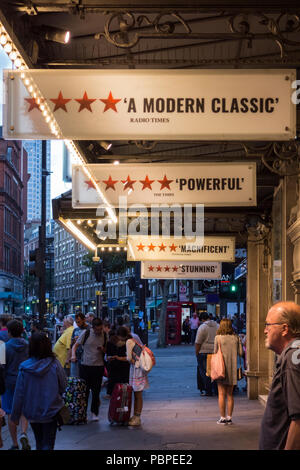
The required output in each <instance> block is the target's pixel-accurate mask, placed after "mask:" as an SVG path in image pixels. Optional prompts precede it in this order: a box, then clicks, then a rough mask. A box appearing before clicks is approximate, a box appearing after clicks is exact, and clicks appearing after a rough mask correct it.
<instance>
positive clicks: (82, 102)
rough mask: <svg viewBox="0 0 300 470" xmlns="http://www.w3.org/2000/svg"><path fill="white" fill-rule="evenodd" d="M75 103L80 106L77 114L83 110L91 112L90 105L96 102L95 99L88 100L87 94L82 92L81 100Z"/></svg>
mask: <svg viewBox="0 0 300 470" xmlns="http://www.w3.org/2000/svg"><path fill="white" fill-rule="evenodd" d="M75 101H77V103H79V104H80V107H79V109H78V112H79V113H80V111H82V110H83V109H87V110H88V111H90V112H92V108H91V104H92V103H93V102H94V101H96V98H95V99H90V98H88V95H87V92H86V91H85V92H84V95H83V98H81V99H77V100H75Z"/></svg>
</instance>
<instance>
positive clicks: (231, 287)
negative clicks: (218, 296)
mask: <svg viewBox="0 0 300 470" xmlns="http://www.w3.org/2000/svg"><path fill="white" fill-rule="evenodd" d="M236 291H237V285H236V284H231V285H230V292H236Z"/></svg>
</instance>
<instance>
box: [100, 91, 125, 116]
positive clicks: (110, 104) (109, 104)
mask: <svg viewBox="0 0 300 470" xmlns="http://www.w3.org/2000/svg"><path fill="white" fill-rule="evenodd" d="M100 101H102V103H104V104H105V108H104V110H103V112H104V113H105V111H107V110H108V109H112V110H113V111H115V112H116V113H117V112H118V110H117V108H116V104H117V103H118V102H119V101H121V99H119V100H118V99H114V98H113V96H112V94H111V91H110V92H109V95H108V98H107V99H100Z"/></svg>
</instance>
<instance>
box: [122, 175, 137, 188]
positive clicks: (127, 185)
mask: <svg viewBox="0 0 300 470" xmlns="http://www.w3.org/2000/svg"><path fill="white" fill-rule="evenodd" d="M135 182H136V180H131V179H130V176H129V175H128V176H127V180H122V183H124V191H125V189H128V188H130V189H132V191H133V184H134V183H135Z"/></svg>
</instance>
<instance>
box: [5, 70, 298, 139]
mask: <svg viewBox="0 0 300 470" xmlns="http://www.w3.org/2000/svg"><path fill="white" fill-rule="evenodd" d="M4 77H5V78H4V79H5V85H6V87H5V90H6V91H5V98H4V103H5V106H4V123H3V124H4V125H3V136H4V137H5V138H6V139H50V138H55V137H54V136H53V135H52V134H51V130H50V129H51V119H52V118H53V119H54V120H55V121H56V124H57V125H58V126H59V128H60V131H61V135H62V136H63V137H64V138H65V139H76V140H97V139H110V140H126V141H127V140H130V139H133V140H134V139H137V140H170V139H176V140H199V139H201V140H213V139H214V140H236V139H239V140H276V139H277V140H290V139H294V138H295V135H296V105H295V104H294V103H293V102H292V99H291V97H292V94H293V92H294V90H293V88H292V82H293V81H294V80H295V79H296V72H295V71H294V70H150V71H149V70H63V69H59V70H38V69H37V70H23V71H15V70H10V71H6V72H5V75H4ZM36 96H40V97H42V98H39V101H38V102H37V98H36ZM47 111H48V112H49V113H50V114H49V116H48V114H47ZM42 113H43V115H42ZM45 120H48V121H47V122H48V124H46V122H45ZM52 132H54V131H53V130H52ZM56 138H59V136H58V135H56ZM60 138H61V137H60Z"/></svg>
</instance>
